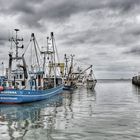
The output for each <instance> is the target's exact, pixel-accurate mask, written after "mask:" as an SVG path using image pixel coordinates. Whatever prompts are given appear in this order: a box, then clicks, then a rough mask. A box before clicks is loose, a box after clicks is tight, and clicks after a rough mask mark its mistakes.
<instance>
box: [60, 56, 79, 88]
mask: <svg viewBox="0 0 140 140" xmlns="http://www.w3.org/2000/svg"><path fill="white" fill-rule="evenodd" d="M64 58H65V75H64V77H65V78H64V88H63V89H64V90H73V89H75V88H76V87H77V86H76V81H77V80H76V78H75V75H74V73H73V71H74V66H73V58H74V55H71V59H70V67H68V58H67V56H66V54H65V57H64Z"/></svg>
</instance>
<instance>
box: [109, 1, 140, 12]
mask: <svg viewBox="0 0 140 140" xmlns="http://www.w3.org/2000/svg"><path fill="white" fill-rule="evenodd" d="M139 4H140V1H139V0H109V1H108V5H109V7H110V8H112V9H114V8H115V9H120V10H121V11H122V12H129V11H131V10H132V9H134V8H135V7H136V6H138V5H139Z"/></svg>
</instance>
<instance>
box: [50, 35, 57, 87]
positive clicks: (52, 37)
mask: <svg viewBox="0 0 140 140" xmlns="http://www.w3.org/2000/svg"><path fill="white" fill-rule="evenodd" d="M51 40H52V47H53V58H52V59H53V60H52V65H53V69H54V87H56V60H55V48H54V35H53V32H51Z"/></svg>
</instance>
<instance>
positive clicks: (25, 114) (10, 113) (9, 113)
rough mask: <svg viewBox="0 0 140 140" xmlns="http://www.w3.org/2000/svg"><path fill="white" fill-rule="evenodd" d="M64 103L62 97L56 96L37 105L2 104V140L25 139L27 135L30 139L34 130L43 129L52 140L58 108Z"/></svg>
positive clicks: (0, 111)
mask: <svg viewBox="0 0 140 140" xmlns="http://www.w3.org/2000/svg"><path fill="white" fill-rule="evenodd" d="M62 101H63V97H62V96H56V97H54V98H52V99H50V100H44V101H41V102H37V103H29V104H22V105H6V104H1V105H0V125H1V128H0V135H1V138H2V139H4V137H5V135H6V137H9V139H11V140H14V139H23V138H24V137H26V135H27V136H28V137H29V136H30V135H31V134H30V133H31V131H33V129H39V128H41V129H42V128H43V129H46V130H47V133H46V136H47V138H48V139H51V136H50V133H51V132H52V129H53V128H54V125H55V118H56V113H57V111H56V108H57V107H59V106H61V105H62ZM7 134H8V136H7ZM34 136H35V134H34ZM37 138H38V137H37Z"/></svg>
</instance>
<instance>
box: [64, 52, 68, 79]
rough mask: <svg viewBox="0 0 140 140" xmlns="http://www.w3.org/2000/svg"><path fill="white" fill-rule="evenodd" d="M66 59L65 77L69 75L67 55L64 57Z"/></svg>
mask: <svg viewBox="0 0 140 140" xmlns="http://www.w3.org/2000/svg"><path fill="white" fill-rule="evenodd" d="M64 59H65V64H66V66H65V74H64V75H65V76H66V75H67V74H68V57H67V56H66V54H65V55H64Z"/></svg>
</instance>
